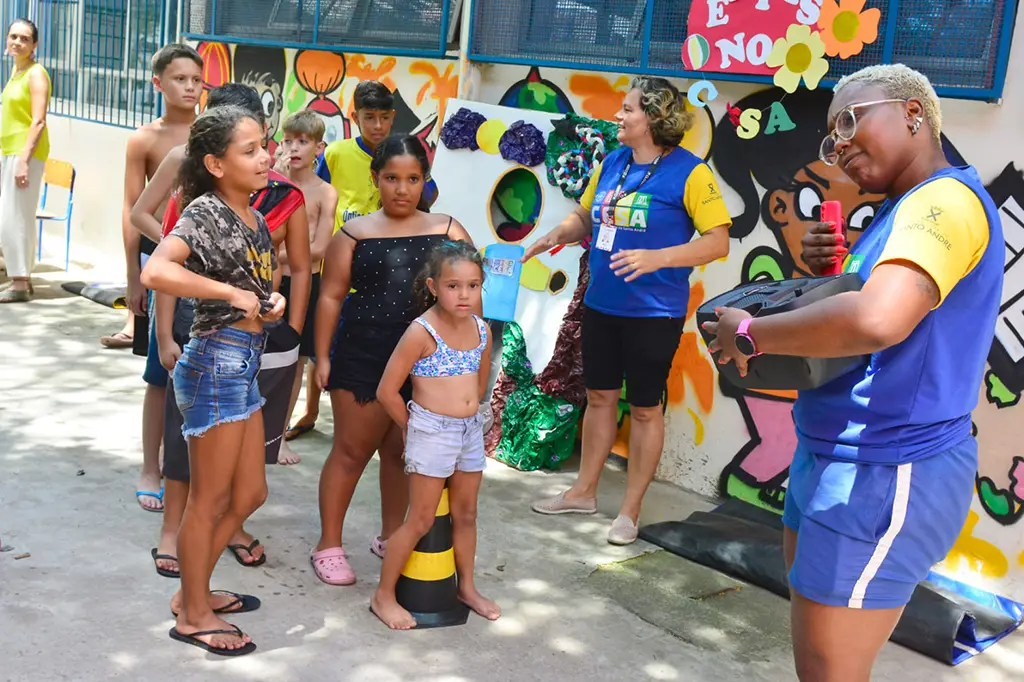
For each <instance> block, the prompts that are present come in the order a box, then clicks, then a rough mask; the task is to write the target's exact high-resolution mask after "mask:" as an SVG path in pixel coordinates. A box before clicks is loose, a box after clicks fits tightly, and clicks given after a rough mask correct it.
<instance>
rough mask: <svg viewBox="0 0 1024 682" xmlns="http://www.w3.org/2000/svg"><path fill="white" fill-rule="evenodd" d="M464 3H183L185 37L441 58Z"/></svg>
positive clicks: (210, 0)
mask: <svg viewBox="0 0 1024 682" xmlns="http://www.w3.org/2000/svg"><path fill="white" fill-rule="evenodd" d="M461 6H462V0H273V1H270V0H267V1H265V2H253V1H252V0H185V16H186V17H187V20H186V21H185V24H184V33H185V36H186V37H187V38H189V39H192V40H218V41H221V42H228V43H248V44H253V45H267V46H279V47H297V48H313V49H326V50H345V51H349V52H357V51H358V52H370V53H378V54H389V55H396V56H402V55H409V56H426V57H430V56H433V57H441V56H444V55H445V54H446V53H447V52H448V47H449V44H450V42H451V41H452V40H453V39H454V36H455V29H456V26H457V23H458V20H457V17H458V13H459V10H460V8H461Z"/></svg>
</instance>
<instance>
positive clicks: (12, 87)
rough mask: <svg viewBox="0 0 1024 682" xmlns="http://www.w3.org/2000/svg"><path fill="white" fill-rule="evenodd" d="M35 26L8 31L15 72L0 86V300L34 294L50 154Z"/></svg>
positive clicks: (46, 95)
mask: <svg viewBox="0 0 1024 682" xmlns="http://www.w3.org/2000/svg"><path fill="white" fill-rule="evenodd" d="M38 43H39V29H37V28H36V25H35V24H33V23H32V22H31V21H29V20H28V19H15V20H14V23H12V24H11V26H10V28H9V29H8V30H7V54H9V55H11V56H13V57H14V73H12V74H11V78H10V80H8V81H7V85H5V86H4V90H3V95H2V99H3V110H2V113H0V153H2V154H3V160H2V161H0V244H2V245H3V249H4V260H5V261H6V263H7V273H8V274H9V275H10V276H11V277H12V278H13V280H14V282H13V283H12V284H11V286H10V287H9V288H8V289H7V290H6V291H3V292H0V303H23V302H25V301H27V300H29V298H30V297H31V295H32V282H31V280H30V279H29V276H30V275H31V274H32V267H33V266H34V265H35V257H36V227H35V218H36V207H37V205H38V204H39V189H40V187H41V185H42V180H43V168H44V167H45V166H46V158H47V157H48V156H49V155H50V136H49V133H48V132H47V130H46V108H47V106H48V104H49V101H50V75H49V74H48V73H47V72H46V69H44V68H43V67H42V65H41V64H38V63H37V62H36V59H35V52H36V45H37V44H38Z"/></svg>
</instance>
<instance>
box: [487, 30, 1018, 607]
mask: <svg viewBox="0 0 1024 682" xmlns="http://www.w3.org/2000/svg"><path fill="white" fill-rule="evenodd" d="M1018 23H1020V22H1018ZM1022 43H1024V41H1018V43H1017V44H1016V45H1015V50H1014V56H1013V57H1011V62H1010V63H1011V64H1013V63H1024V44H1022ZM478 77H479V79H480V81H479V85H478V90H479V92H478V93H477V98H479V99H481V100H484V101H487V102H497V103H501V104H506V105H511V106H522V107H527V108H539V109H543V110H546V111H559V112H567V111H573V112H575V113H577V114H581V115H586V116H592V117H598V118H609V117H611V116H612V115H614V113H615V111H617V110H618V107H619V105H620V103H621V101H622V98H623V97H624V96H625V93H626V91H627V89H628V84H629V80H630V79H629V77H628V76H626V75H619V74H597V73H587V72H571V71H563V70H552V69H536V68H532V69H531V68H529V67H514V66H505V65H486V66H481V67H479V74H478ZM677 84H678V85H679V86H680V87H681V89H682V90H684V91H685V90H686V89H687V88H688V87H689V86H690V85H691V84H692V83H690V82H687V81H677ZM717 85H718V88H719V94H718V97H717V99H715V100H714V101H713V102H711V104H710V106H708V107H706V108H704V109H703V110H702V114H703V115H701V116H699V117H698V123H697V126H696V127H695V129H694V130H693V131H692V132H691V133H690V134H689V137H690V139H688V140H686V141H684V145H685V146H686V147H688V148H690V149H691V150H693V151H695V152H696V153H698V154H700V155H702V156H703V157H704V158H705V159H706V160H707V161H708V162H709V163H710V164H711V165H712V167H713V168H714V169H715V172H716V174H717V175H718V178H719V181H720V183H721V185H722V189H723V192H724V193H725V194H726V199H727V203H728V205H729V208H730V212H731V214H732V215H733V218H734V221H735V223H734V226H733V228H732V230H731V235H732V237H733V242H732V248H731V253H730V255H729V257H728V259H727V260H726V261H724V262H717V263H713V264H711V265H709V266H707V267H705V268H702V269H700V270H698V271H696V272H695V273H694V275H693V278H692V279H691V293H690V311H689V313H688V320H687V325H686V328H685V331H684V333H683V337H682V340H681V343H680V346H679V350H678V352H677V353H676V357H675V361H674V363H673V368H672V374H671V376H670V379H669V384H668V400H667V403H668V406H667V413H666V417H667V420H668V433H667V437H666V444H665V451H664V456H663V458H662V464H661V468H660V469H659V472H658V474H659V478H661V479H663V480H667V481H671V482H673V483H676V484H678V485H680V486H682V487H685V488H688V489H691V490H696V491H698V492H701V493H703V494H707V495H712V496H731V497H738V498H741V499H744V500H746V501H748V502H751V503H753V504H756V505H759V506H762V507H766V508H769V509H773V510H776V511H779V512H780V513H781V509H782V505H783V500H784V499H785V491H786V482H787V479H788V467H789V463H790V460H791V457H792V453H793V450H794V447H795V445H796V435H795V431H794V427H793V420H792V403H793V401H794V400H795V398H796V396H795V394H794V393H787V392H747V391H741V390H738V389H736V388H735V387H733V386H731V385H729V384H727V383H725V382H723V381H721V380H720V378H719V376H718V373H717V371H716V370H715V368H714V366H713V363H712V362H711V361H710V359H709V356H708V355H707V352H706V349H705V348H704V347H703V343H702V342H701V341H700V340H699V335H698V333H697V329H696V325H695V324H694V322H693V319H692V316H693V313H694V311H695V310H696V308H697V307H698V306H699V305H700V304H701V303H702V302H703V301H705V300H707V299H708V298H710V297H712V296H714V295H717V294H718V293H721V292H723V291H726V290H728V289H731V288H732V287H734V286H736V285H738V284H740V283H744V282H749V281H753V280H757V279H780V278H789V277H801V276H805V275H806V274H807V273H806V272H805V271H804V270H803V269H802V268H803V265H802V263H801V262H800V260H799V257H798V255H799V249H800V238H801V237H802V235H803V234H804V232H805V230H806V228H807V226H808V225H809V224H811V223H813V222H815V219H814V218H813V216H814V214H815V211H816V209H817V208H818V207H819V206H820V204H821V202H822V201H826V200H830V199H832V200H839V201H841V202H842V204H843V207H844V211H845V214H846V219H847V222H848V224H849V227H850V236H851V240H854V241H855V240H856V238H857V236H858V234H859V233H860V232H862V231H863V229H864V228H865V227H866V226H867V225H868V224H869V223H870V221H871V218H872V217H873V216H874V213H875V211H876V210H877V208H878V206H879V205H880V204H881V201H882V199H883V197H881V196H874V195H861V194H860V193H859V190H858V188H857V187H856V186H855V185H853V183H852V182H851V181H850V180H849V179H848V178H846V176H845V175H843V174H842V172H841V171H840V170H838V168H830V167H828V166H826V165H824V164H823V163H821V162H820V161H819V160H818V158H817V151H818V146H819V144H820V142H821V136H822V131H821V123H822V122H823V121H824V120H825V114H826V111H827V108H828V103H829V100H830V94H829V93H828V92H826V91H809V90H803V89H801V90H798V91H797V92H796V93H793V94H785V93H784V92H782V91H781V90H780V89H778V88H775V87H771V88H765V87H763V86H750V85H746V86H744V85H734V84H726V83H718V84H717ZM780 101H781V102H782V104H783V106H784V109H785V117H784V118H783V117H781V116H775V117H773V114H772V112H773V106H777V105H773V103H776V102H780ZM1021 106H1024V70H1021V69H1017V70H1014V69H1013V68H1012V67H1011V70H1010V74H1009V80H1008V83H1007V90H1006V98H1005V100H1004V102H1003V103H1002V104H1001V105H996V104H986V103H976V102H964V101H954V100H944V101H943V114H944V131H945V133H946V139H945V140H944V143H945V147H946V151H947V155H948V156H949V157H950V159H951V160H954V161H955V162H964V161H966V162H967V163H970V164H973V165H975V166H976V167H977V168H978V170H979V172H980V174H981V176H982V178H983V180H984V181H985V182H986V183H987V186H988V188H989V190H990V192H991V193H992V195H993V197H994V198H995V200H996V203H997V205H999V206H1001V213H1002V217H1003V229H1004V236H1005V241H1006V281H1005V286H1004V292H1003V301H1002V307H1001V314H1000V318H999V323H998V328H997V331H996V334H995V338H994V339H993V345H992V352H991V355H990V362H989V367H988V371H987V373H986V375H985V380H984V384H983V385H982V386H980V387H979V404H978V408H977V410H976V411H975V413H974V424H975V431H976V433H977V437H978V440H979V445H980V453H981V454H980V462H979V470H978V474H977V480H976V495H975V499H974V503H973V505H972V509H971V512H970V516H969V518H968V520H967V523H966V524H965V527H964V529H963V532H962V534H961V537H960V539H959V541H958V542H957V544H956V546H955V548H954V550H953V551H952V553H951V554H950V556H949V557H948V558H947V559H946V561H945V563H944V565H943V566H942V567H940V568H941V569H942V570H944V571H945V572H947V573H951V574H953V575H956V576H957V577H960V578H961V579H964V580H969V581H970V582H974V583H976V584H979V585H982V586H985V587H988V588H990V589H993V590H995V591H998V592H1001V593H1004V594H1008V595H1009V596H1012V597H1016V598H1018V599H1021V598H1024V521H1021V518H1022V517H1024V446H1022V445H1021V443H1024V412H1021V410H1024V407H1018V403H1019V402H1020V398H1021V392H1022V391H1024V341H1022V339H1024V263H1021V262H1020V261H1021V256H1022V255H1024V175H1022V173H1021V170H1020V169H1022V168H1024V147H1022V146H1021V145H1020V144H1019V140H1020V134H1019V132H1018V131H1019V120H1017V119H1016V118H1015V117H1014V116H1012V115H1011V113H1010V112H1011V111H1014V110H1018V111H1019V110H1020V108H1019V107H1021ZM747 109H756V110H758V111H760V112H763V115H762V118H761V120H760V121H759V122H755V125H754V126H750V125H748V124H747V123H746V122H744V121H742V120H740V116H739V114H740V112H741V111H743V110H747ZM773 119H774V120H776V124H775V125H773V124H772V121H773ZM785 119H788V120H789V121H791V122H792V124H793V128H792V129H790V130H787V129H786V128H789V125H788V124H786V123H783V124H782V125H778V123H777V121H785ZM737 124H738V126H739V129H740V132H742V133H743V135H744V136H746V137H749V139H744V137H741V136H740V135H738V134H737ZM751 133H755V134H753V135H751ZM1009 139H1017V140H1018V144H1007V141H1008V140H1009ZM629 426H630V424H629V414H628V406H627V405H625V403H623V405H622V407H621V409H620V431H619V438H618V442H617V443H616V446H615V451H616V452H618V453H619V454H623V455H627V456H628V449H627V448H628V446H627V444H628V436H629Z"/></svg>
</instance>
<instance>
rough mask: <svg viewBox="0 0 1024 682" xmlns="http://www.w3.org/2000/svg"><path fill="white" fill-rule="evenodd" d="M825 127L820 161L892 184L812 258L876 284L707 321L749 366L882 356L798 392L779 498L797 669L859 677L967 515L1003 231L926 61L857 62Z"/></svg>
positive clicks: (816, 244) (813, 244) (809, 246)
mask: <svg viewBox="0 0 1024 682" xmlns="http://www.w3.org/2000/svg"><path fill="white" fill-rule="evenodd" d="M827 129H828V130H829V134H828V135H827V136H825V138H824V139H823V140H822V142H821V151H820V155H821V160H822V162H823V163H825V164H827V165H829V166H839V168H840V169H841V170H842V171H843V172H844V173H846V175H847V176H849V178H850V179H851V180H853V181H854V182H855V183H857V185H858V186H859V187H860V188H861V189H862V190H864V192H865V193H870V194H884V195H885V196H886V201H885V203H884V204H882V206H881V207H880V208H879V210H878V213H877V214H876V215H875V218H874V220H872V221H871V224H870V225H869V226H868V228H867V229H866V230H864V233H863V234H862V235H861V236H860V238H859V239H858V240H857V242H856V243H855V244H854V245H853V247H852V249H850V251H849V255H846V245H845V244H844V238H843V236H842V235H836V234H834V233H833V232H832V226H831V225H829V224H825V223H819V224H817V225H814V226H812V227H811V228H810V230H809V231H808V233H807V235H806V236H805V237H804V239H803V253H802V255H801V258H802V260H803V261H804V263H805V264H806V265H807V267H808V269H809V270H810V271H811V272H812V273H814V274H816V275H821V274H822V273H824V272H826V269H827V268H829V266H831V265H833V264H835V263H838V262H839V261H840V260H843V261H844V270H845V271H846V272H847V273H856V275H857V276H858V277H860V279H861V280H863V287H862V288H861V289H860V291H856V292H848V293H844V294H840V295H838V296H832V297H830V298H826V299H823V300H821V301H817V302H816V303H812V304H810V305H807V306H804V307H803V308H800V309H798V310H794V311H791V312H786V313H781V314H778V315H771V316H768V317H764V318H751V317H750V315H748V314H747V313H745V312H744V311H742V310H736V309H734V308H720V309H719V310H718V311H717V313H718V321H717V322H716V323H710V322H709V323H705V327H706V328H707V330H708V331H710V332H711V333H713V334H715V339H714V340H713V341H712V342H711V343H710V344H709V348H710V349H712V350H720V351H721V353H722V354H721V357H720V358H719V361H720V362H721V361H725V362H728V361H732V362H735V363H736V365H737V367H738V368H739V371H740V373H741V374H744V373H746V370H747V363H748V362H749V361H750V360H751V358H753V357H754V356H756V355H759V354H761V353H765V354H770V355H794V356H804V357H819V358H840V357H851V356H857V355H867V356H870V361H868V362H865V363H863V365H862V366H860V367H858V368H856V369H853V370H851V371H849V372H847V373H846V374H843V375H842V376H840V377H838V378H836V379H834V380H833V381H831V382H829V383H827V384H825V385H824V386H821V387H819V388H816V389H814V390H809V391H801V392H800V395H799V397H798V398H797V401H796V404H795V405H794V406H793V420H794V422H795V423H796V433H797V446H796V452H795V453H794V455H793V463H792V464H791V465H790V468H789V486H788V488H787V490H786V508H785V511H784V513H783V516H782V523H783V525H784V526H785V530H784V533H783V547H784V553H785V558H786V566H787V568H789V587H790V596H791V599H790V602H791V609H792V618H791V622H792V639H793V650H794V654H795V657H796V670H797V675H798V676H799V678H800V679H801V680H803V681H804V682H811V681H812V680H814V681H817V680H844V681H845V680H856V681H858V682H859V681H861V680H868V679H870V677H871V668H872V666H873V664H874V662H875V658H876V657H877V656H878V652H879V651H880V650H881V649H882V646H883V645H884V644H885V642H886V640H888V639H889V636H890V635H891V634H892V632H893V629H894V628H895V627H896V624H897V622H899V619H900V616H901V615H902V613H903V608H904V606H906V604H907V602H909V601H910V597H911V595H912V594H913V593H914V590H915V588H916V587H917V584H918V583H919V582H920V581H922V580H924V579H925V578H926V576H927V575H928V572H929V571H930V570H931V568H932V566H933V565H934V564H936V563H938V562H939V561H941V560H942V559H943V558H944V557H945V556H946V555H947V554H948V553H949V551H950V549H951V548H952V547H953V545H954V543H955V542H956V539H957V537H958V536H959V534H960V532H961V529H962V528H963V525H964V519H966V518H967V513H968V510H969V508H970V506H971V499H972V498H973V496H974V487H975V475H976V472H977V468H978V444H977V442H976V441H975V439H974V436H973V435H972V423H971V412H972V411H973V410H974V408H975V406H976V405H977V403H978V387H979V386H980V385H981V383H982V378H983V375H984V372H985V362H986V358H987V357H988V352H989V349H990V347H991V345H992V334H993V330H994V329H995V324H996V317H997V315H998V313H999V304H1000V300H1001V294H1002V291H1003V264H1004V251H1005V249H1004V242H1003V235H1002V228H1001V223H1000V217H999V210H998V209H997V207H996V205H995V203H994V202H993V201H992V197H990V196H989V194H988V191H987V190H986V189H985V186H984V185H983V184H982V182H981V180H980V179H979V177H978V173H977V171H976V170H975V169H974V168H972V167H971V166H959V167H957V166H950V164H949V162H948V161H947V160H946V156H945V154H944V153H943V149H942V142H941V140H942V138H941V131H942V113H941V110H940V109H939V98H938V97H937V96H936V94H935V90H934V89H933V88H932V86H931V83H929V82H928V79H927V78H926V77H925V76H924V75H922V74H920V73H918V72H917V71H914V70H913V69H911V68H909V67H907V66H904V65H903V64H885V65H880V66H869V67H867V68H865V69H861V70H860V71H857V72H856V73H853V74H851V75H849V76H846V77H844V78H843V79H841V80H840V81H839V83H837V84H836V88H835V94H834V96H833V98H832V105H831V107H830V108H829V112H828V128H827ZM755 362H756V360H755Z"/></svg>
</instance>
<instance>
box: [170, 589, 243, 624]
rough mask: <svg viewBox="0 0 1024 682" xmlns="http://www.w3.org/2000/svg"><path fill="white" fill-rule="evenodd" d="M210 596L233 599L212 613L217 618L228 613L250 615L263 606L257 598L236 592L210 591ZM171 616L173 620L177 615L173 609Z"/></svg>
mask: <svg viewBox="0 0 1024 682" xmlns="http://www.w3.org/2000/svg"><path fill="white" fill-rule="evenodd" d="M210 594H226V595H228V596H229V597H233V599H232V600H231V601H229V602H228V603H227V604H225V605H224V606H221V607H219V608H216V609H214V610H213V612H214V613H216V614H217V615H218V616H222V615H224V614H228V613H251V612H252V611H256V610H257V609H259V608H260V606H262V605H263V602H261V601H260V598H259V597H254V596H252V595H251V594H238V593H237V592H230V591H228V590H212V591H211V592H210ZM171 615H172V616H174V617H175V618H177V617H178V614H176V613H175V612H174V610H173V609H171Z"/></svg>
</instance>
